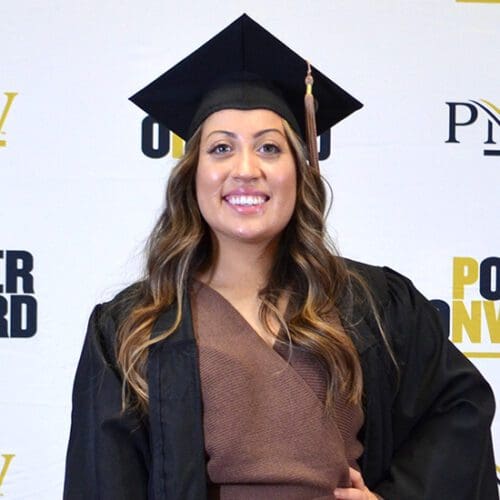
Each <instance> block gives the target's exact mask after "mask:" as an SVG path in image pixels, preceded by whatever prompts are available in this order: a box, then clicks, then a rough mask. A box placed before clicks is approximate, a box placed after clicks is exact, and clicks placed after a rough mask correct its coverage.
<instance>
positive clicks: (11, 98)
mask: <svg viewBox="0 0 500 500" xmlns="http://www.w3.org/2000/svg"><path fill="white" fill-rule="evenodd" d="M4 95H5V96H7V103H6V104H5V106H4V107H3V111H2V114H1V115H0V134H1V133H2V130H3V126H4V124H5V120H6V119H7V115H8V114H9V110H10V107H11V106H12V102H13V101H14V98H15V97H16V95H17V92H4ZM5 146H7V141H6V140H1V139H0V148H2V147H5Z"/></svg>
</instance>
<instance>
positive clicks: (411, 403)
mask: <svg viewBox="0 0 500 500" xmlns="http://www.w3.org/2000/svg"><path fill="white" fill-rule="evenodd" d="M348 265H349V266H352V267H353V268H354V269H355V270H356V271H358V272H359V273H360V274H362V275H363V276H364V277H365V279H366V281H367V283H368V285H369V286H370V288H371V290H372V292H373V294H374V295H375V297H376V298H377V301H378V303H379V305H380V308H381V312H382V320H383V324H384V330H385V332H386V334H387V335H388V337H389V340H390V342H391V345H392V347H393V350H394V353H395V355H396V357H397V360H398V364H399V373H398V372H397V371H396V370H395V369H394V365H393V363H392V362H391V360H390V358H389V355H388V351H387V349H386V348H385V346H384V344H383V342H382V340H381V337H380V334H379V333H378V329H377V327H376V325H375V324H374V320H373V318H372V317H371V316H370V314H369V311H367V310H366V306H362V305H360V306H358V307H357V309H356V310H355V312H354V317H355V318H358V321H357V323H356V328H355V330H356V331H355V332H354V335H353V341H354V343H355V345H356V348H357V350H358V352H359V355H360V360H361V365H362V368H363V376H364V400H363V410H364V414H365V424H364V426H363V428H362V430H361V434H360V436H359V438H360V440H361V442H362V443H363V446H364V452H363V455H362V457H361V460H360V465H361V470H362V474H363V477H364V479H365V482H366V484H367V485H368V486H369V487H370V489H371V490H373V491H374V492H376V493H378V494H379V495H381V496H382V497H383V498H385V499H388V500H392V499H393V500H413V499H414V500H433V499H436V500H442V499H453V500H460V499H463V500H494V499H498V487H497V481H496V474H495V465H494V459H493V448H492V441H491V434H490V425H491V421H492V418H493V414H494V408H495V405H494V399H493V394H492V391H491V388H490V386H489V385H488V383H487V382H486V381H485V380H484V378H483V377H482V376H481V375H480V373H479V372H478V371H477V369H476V368H475V367H474V366H473V365H472V363H470V362H469V360H467V359H466V358H465V357H464V356H463V355H462V354H461V353H460V352H459V351H458V350H457V349H456V348H455V346H454V345H453V344H451V343H450V342H449V341H448V340H447V338H446V335H445V333H444V331H443V329H442V328H441V325H440V321H439V317H438V315H437V313H436V311H435V309H434V308H433V306H432V305H431V304H430V303H429V302H428V301H427V300H426V299H425V298H424V297H423V296H422V295H421V294H420V293H419V292H418V291H417V290H416V289H415V288H414V286H413V285H412V283H411V282H410V281H409V280H408V279H407V278H405V277H403V276H401V275H399V274H397V273H396V272H394V271H392V270H390V269H388V268H378V267H373V266H367V265H365V264H360V263H355V262H351V261H348ZM186 295H188V294H186ZM120 303H121V302H120V300H119V299H115V300H114V301H111V302H109V303H106V304H102V305H98V306H96V308H95V309H94V311H93V313H92V315H91V318H90V321H89V328H88V332H87V337H86V339H85V344H84V347H83V352H82V356H81V359H80V363H79V366H78V370H77V374H76V379H75V385H74V391H73V413H72V427H71V435H70V441H69V446H68V454H67V462H66V478H65V486H64V498H65V499H66V500H75V499H104V500H115V499H116V500H127V499H130V500H132V499H134V500H137V499H146V498H149V499H154V500H160V499H165V500H173V499H175V500H203V499H204V498H206V495H207V477H206V470H205V469H206V468H205V453H204V442H203V430H202V427H203V421H202V405H201V391H200V377H199V367H198V358H197V349H196V342H195V338H194V335H193V329H192V324H191V314H190V305H189V300H186V301H185V303H184V304H183V313H184V318H183V322H182V324H181V326H180V327H179V328H178V330H176V332H174V334H172V335H171V336H170V337H169V338H168V339H166V340H165V341H163V342H161V343H159V344H157V345H156V346H155V347H154V348H153V349H152V350H151V352H150V355H149V362H148V384H149V391H150V406H149V415H148V417H140V416H138V415H136V414H135V413H133V412H130V411H129V412H126V413H125V414H122V413H121V411H120V410H121V379H120V375H119V372H118V370H117V368H116V362H115V357H114V335H115V332H116V324H117V321H118V318H119V317H120V314H122V313H123V312H121V311H120V307H119V306H118V304H120ZM173 317H174V311H173V309H170V310H167V311H165V313H164V314H162V315H161V316H160V318H159V319H158V321H157V323H156V325H155V328H154V330H153V335H155V334H158V333H159V332H161V331H164V330H165V329H166V328H167V327H168V325H169V324H171V322H172V321H173Z"/></svg>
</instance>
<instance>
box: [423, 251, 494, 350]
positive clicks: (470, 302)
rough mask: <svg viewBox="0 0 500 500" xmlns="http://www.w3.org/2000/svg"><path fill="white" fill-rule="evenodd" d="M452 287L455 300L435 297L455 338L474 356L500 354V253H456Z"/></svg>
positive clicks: (451, 334) (435, 303)
mask: <svg viewBox="0 0 500 500" xmlns="http://www.w3.org/2000/svg"><path fill="white" fill-rule="evenodd" d="M451 288H452V301H451V303H448V302H446V301H444V300H439V299H436V300H432V301H431V302H432V303H433V305H434V306H435V307H436V309H437V310H438V312H439V313H440V316H441V320H442V322H443V325H444V326H445V328H446V329H447V330H448V331H449V335H450V338H451V340H452V341H453V342H454V343H455V344H456V345H457V346H458V347H460V349H461V350H462V352H464V354H465V355H467V356H469V357H471V358H500V309H499V306H500V257H487V258H486V259H483V260H482V261H481V262H479V261H478V260H477V259H475V258H473V257H455V258H454V259H453V282H452V287H451Z"/></svg>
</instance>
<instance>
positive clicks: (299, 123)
mask: <svg viewBox="0 0 500 500" xmlns="http://www.w3.org/2000/svg"><path fill="white" fill-rule="evenodd" d="M306 71H307V63H306V61H305V60H304V59H303V58H302V57H300V56H299V55H298V54H296V53H295V52H294V51H292V50H291V49H289V48H288V47H287V46H286V45H284V44H283V43H282V42H281V41H280V40H278V39H277V38H276V37H275V36H273V35H272V34H271V33H269V32H268V31H266V30H265V29H264V28H263V27H262V26H260V25H259V24H257V23H256V22H255V21H254V20H253V19H251V18H250V17H248V16H247V15H246V14H243V15H242V16H241V17H239V18H238V19H237V20H236V21H234V22H233V23H231V24H230V25H229V26H228V27H227V28H225V29H224V30H222V31H221V32H220V33H219V34H217V35H216V36H214V37H213V38H212V39H210V40H209V41H208V42H206V43H205V44H204V45H202V46H201V47H200V48H199V49H197V50H195V51H194V52H193V53H192V54H191V55H189V56H188V57H186V58H185V59H183V60H182V61H181V62H179V63H178V64H176V65H175V66H174V67H173V68H171V69H170V70H168V71H167V72H166V73H164V74H163V75H161V76H160V77H159V78H157V79H156V80H154V81H153V82H152V83H150V84H149V85H148V86H146V87H145V88H143V89H142V90H140V91H139V92H137V93H136V94H135V95H133V96H132V97H131V98H130V99H131V101H132V102H134V103H135V104H137V106H139V107H140V108H142V109H143V110H144V111H146V113H148V114H150V115H151V116H152V117H153V118H155V119H156V120H158V122H160V123H161V124H163V125H165V126H166V127H167V128H168V129H170V130H172V131H173V132H175V133H176V134H177V135H178V136H180V137H181V138H183V139H186V140H187V139H189V138H190V137H191V135H192V134H193V132H194V131H195V130H196V128H197V127H198V126H199V125H200V124H201V123H202V122H203V120H204V119H205V118H207V117H208V116H209V115H210V114H212V113H214V112H215V111H219V110H221V109H229V108H235V109H256V108H265V109H271V110H272V111H275V112H276V113H278V114H279V115H280V116H282V117H283V118H285V119H286V120H287V121H288V122H289V123H290V125H291V126H292V128H294V129H295V130H296V131H297V132H298V133H299V134H300V135H301V136H302V137H305V135H306V134H305V131H306V125H305V121H306V117H305V111H304V93H305V84H304V77H305V74H306ZM312 75H313V77H314V96H315V99H316V106H317V111H316V126H317V133H318V134H321V133H322V132H324V131H326V130H328V129H329V128H330V127H331V126H333V125H335V124H336V123H337V122H339V121H340V120H342V119H343V118H345V117H346V116H348V115H349V114H351V113H352V112H354V111H356V110H357V109H359V108H361V106H362V104H361V103H360V102H359V101H358V100H356V99H355V98H354V97H352V96H351V95H349V94H348V93H347V92H346V91H344V90H343V89H341V88H340V87H339V86H338V85H337V84H335V83H334V82H332V81H331V80H330V79H329V78H327V77H326V76H325V75H323V74H322V73H321V72H320V71H318V70H317V69H315V68H312Z"/></svg>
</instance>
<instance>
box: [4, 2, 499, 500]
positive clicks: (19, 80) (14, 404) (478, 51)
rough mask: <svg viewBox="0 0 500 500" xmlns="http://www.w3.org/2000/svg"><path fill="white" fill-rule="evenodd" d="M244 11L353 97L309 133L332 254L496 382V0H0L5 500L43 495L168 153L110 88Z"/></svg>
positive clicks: (59, 462) (146, 122) (165, 140)
mask: <svg viewBox="0 0 500 500" xmlns="http://www.w3.org/2000/svg"><path fill="white" fill-rule="evenodd" d="M243 12H247V13H248V14H249V15H250V16H251V17H253V18H254V19H255V20H256V21H257V22H259V23H261V24H263V25H264V26H265V27H266V28H267V29H269V30H270V31H271V32H272V33H274V34H275V35H276V36H278V37H279V38H280V39H282V40H283V41H285V43H287V44H288V45H290V46H291V47H292V48H293V49H295V50H296V51H297V52H299V53H300V54H302V55H304V56H305V57H307V58H308V59H309V60H310V61H311V62H312V63H313V64H314V65H315V66H317V67H318V68H319V69H320V70H321V71H323V72H324V73H326V74H327V75H330V76H332V77H333V78H334V79H335V81H337V82H338V83H339V84H340V85H341V86H343V87H345V88H346V89H348V90H349V91H350V92H352V93H353V95H355V96H356V97H358V98H359V99H360V100H361V101H363V102H364V103H365V107H364V108H363V109H362V110H361V111H359V112H357V113H355V114H354V115H353V116H352V117H350V118H348V119H347V120H346V121H345V122H342V123H341V124H340V125H339V126H337V127H336V128H335V129H334V130H333V132H332V133H331V134H330V133H328V134H325V135H324V136H323V137H322V140H321V147H320V150H321V151H320V154H321V157H322V162H321V168H322V171H323V173H324V175H325V176H326V177H327V179H328V180H329V182H330V183H331V184H332V186H333V189H334V205H333V209H332V212H331V214H330V216H329V227H330V230H331V232H332V235H333V236H334V238H335V240H336V241H337V243H338V245H339V247H340V250H341V253H342V254H344V255H346V256H349V257H351V258H355V259H358V260H363V261H366V262H370V263H375V264H384V265H388V266H390V267H393V268H395V269H397V270H398V271H400V272H402V273H404V274H406V275H408V276H410V277H411V278H412V279H413V281H414V283H415V284H416V285H417V287H419V288H420V289H421V290H422V291H423V292H424V294H426V295H427V296H428V297H429V298H430V299H433V300H435V304H436V306H437V307H438V308H439V310H440V311H441V313H442V317H443V320H444V321H445V322H446V324H447V325H448V328H449V332H450V337H451V338H452V340H453V341H454V342H455V343H456V344H457V345H458V347H459V348H460V349H462V350H463V351H464V352H466V353H467V355H468V356H469V357H470V358H471V360H472V361H473V362H474V363H475V364H476V365H477V367H478V368H479V369H480V370H481V372H482V373H483V374H484V376H485V377H486V378H487V379H488V380H489V382H490V383H491V384H492V386H493V387H494V390H495V391H496V394H497V398H499V397H500V378H499V373H500V311H499V299H500V286H499V281H500V251H499V249H500V245H499V244H500V234H499V223H498V216H499V210H500V201H499V200H500V196H499V186H500V156H499V155H500V142H499V141H500V108H499V105H500V102H499V99H500V95H499V93H498V92H499V89H500V85H499V78H498V76H499V74H498V55H499V53H498V47H499V46H500V40H499V30H498V27H499V26H500V2H499V1H498V0H497V1H483V2H479V1H474V2H472V1H469V2H465V1H455V0H426V1H423V0H420V1H418V0H414V1H399V2H397V1H389V0H379V1H377V2H373V1H368V0H358V1H353V2H342V1H340V0H324V1H314V2H305V1H303V0H301V1H296V0H293V1H292V0H287V1H286V2H285V1H281V0H271V1H270V0H253V1H252V2H243V1H242V0H234V1H232V2H227V3H226V4H225V5H224V6H223V7H222V8H216V7H214V5H213V2H193V1H191V2H189V1H188V2H182V3H179V2H173V1H165V0H163V1H159V0H150V1H147V2H136V1H130V0H120V1H118V0H107V1H104V2H102V1H101V2H98V1H97V0H93V1H92V0H87V1H85V0H82V1H81V2H62V1H60V0H46V1H44V2H38V1H36V0H30V1H27V0H17V1H16V2H12V1H11V2H7V1H3V2H0V23H1V24H0V26H1V29H0V41H1V52H0V183H1V184H0V196H1V202H0V227H1V240H0V494H3V496H4V498H5V499H9V500H10V499H33V498H37V499H48V500H53V499H55V498H60V496H61V492H62V484H63V472H64V459H65V449H66V444H67V439H68V432H69V424H70V403H71V401H70V398H71V388H72V382H73V376H74V372H75V369H76V364H77V361H78V357H79V354H80V349H81V347H82V342H83V337H84V333H85V328H86V322H87V318H88V315H89V313H90V310H91V308H92V306H93V304H95V303H96V302H100V301H103V300H107V299H110V298H111V297H112V296H113V295H114V294H115V293H116V292H117V291H118V290H120V289H121V288H122V287H124V286H125V285H127V284H129V283H130V282H132V281H133V280H134V279H135V278H136V277H137V276H138V274H139V272H140V269H141V265H142V257H141V251H142V248H143V244H144V241H145V239H146V237H147V235H148V233H149V231H150V230H151V228H152V225H153V223H154V221H155V219H156V217H157V216H158V215H159V213H160V210H161V207H162V200H163V193H164V186H165V180H166V178H167V176H168V173H169V171H170V168H171V166H172V165H173V163H174V162H175V158H176V157H178V156H179V154H180V151H181V150H182V144H181V143H180V141H179V140H178V139H175V138H173V137H170V136H169V134H168V131H165V130H164V129H161V128H159V127H158V126H157V124H155V123H154V122H153V121H152V120H150V119H148V118H147V117H146V116H145V115H144V113H142V112H141V111H140V110H139V109H137V108H136V107H134V106H133V105H132V104H131V103H129V102H128V101H127V98H128V96H130V95H132V94H133V93H134V92H135V91H137V90H138V89H139V88H141V87H142V86H143V85H144V84H146V83H147V82H149V81H150V80H152V79H153V78H155V77H156V76H158V75H159V74H160V73H161V72H163V71H164V70H165V69H167V68H169V67H170V66H171V65H173V64H174V63H176V62H177V61H178V60H179V59H181V58H183V57H184V56H185V55H187V54H188V53H189V52H191V51H192V50H193V49H195V48H196V47H198V46H199V45H200V44H201V43H203V42H204V41H206V40H207V39H208V38H209V37H211V36H213V35H214V34H215V33H217V32H218V31H219V30H221V29H222V28H223V27H225V26H226V25H227V24H229V23H230V22H231V21H232V20H234V19H235V18H236V17H238V16H239V15H241V14H242V13H243ZM263 57H265V54H263ZM499 422H500V420H499V419H498V418H497V420H496V422H495V425H494V429H493V432H494V439H495V448H496V454H497V464H498V463H500V428H499Z"/></svg>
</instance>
